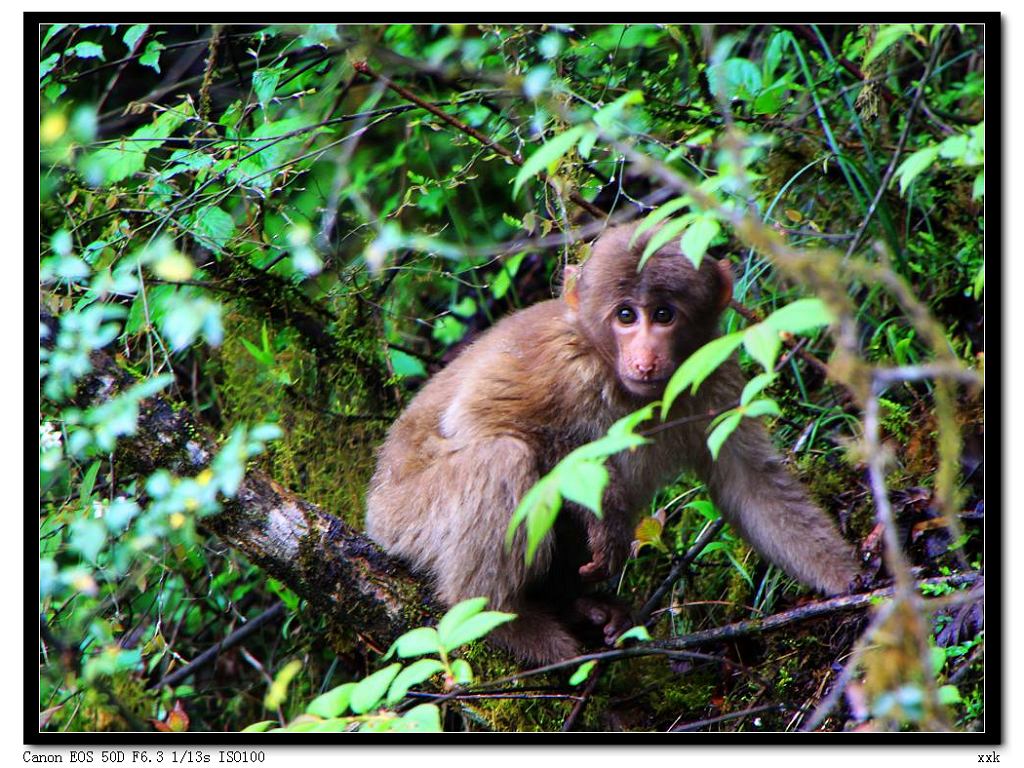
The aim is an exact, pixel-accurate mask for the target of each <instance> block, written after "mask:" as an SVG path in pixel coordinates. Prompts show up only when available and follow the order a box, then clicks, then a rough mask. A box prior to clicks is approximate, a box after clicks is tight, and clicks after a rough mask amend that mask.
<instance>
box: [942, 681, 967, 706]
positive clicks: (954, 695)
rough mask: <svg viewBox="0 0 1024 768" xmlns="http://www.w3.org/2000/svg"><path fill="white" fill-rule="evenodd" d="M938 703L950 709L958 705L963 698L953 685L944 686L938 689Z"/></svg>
mask: <svg viewBox="0 0 1024 768" xmlns="http://www.w3.org/2000/svg"><path fill="white" fill-rule="evenodd" d="M939 701H940V702H942V703H943V704H945V705H946V706H947V707H951V706H953V705H954V704H959V703H960V702H961V701H963V698H962V697H961V696H960V691H959V690H958V689H957V687H956V686H955V685H944V686H942V687H941V688H939Z"/></svg>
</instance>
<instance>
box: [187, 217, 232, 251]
mask: <svg viewBox="0 0 1024 768" xmlns="http://www.w3.org/2000/svg"><path fill="white" fill-rule="evenodd" d="M190 224H191V230H192V232H193V234H195V235H196V239H197V240H198V241H199V242H200V243H201V244H202V245H204V246H206V247H207V248H209V249H210V250H212V251H214V252H215V253H220V252H222V251H223V250H224V246H225V245H227V243H228V240H230V239H231V237H232V235H234V234H235V220H234V219H233V218H231V214H229V213H227V212H226V211H224V210H221V209H220V208H218V207H217V206H215V205H210V206H207V207H205V208H200V209H199V210H198V211H197V212H196V215H195V218H194V219H193V220H192V221H191V222H190Z"/></svg>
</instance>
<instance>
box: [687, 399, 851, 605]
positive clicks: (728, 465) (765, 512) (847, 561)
mask: <svg viewBox="0 0 1024 768" xmlns="http://www.w3.org/2000/svg"><path fill="white" fill-rule="evenodd" d="M707 460H708V462H710V467H709V468H707V467H706V468H705V469H706V470H707V471H706V475H705V476H706V479H707V482H708V485H709V487H710V489H711V495H712V497H713V498H714V500H715V504H716V505H718V507H719V509H721V511H722V514H723V515H724V516H725V519H726V520H728V521H729V523H730V524H732V525H733V526H735V527H736V528H737V529H738V531H739V533H740V534H741V535H742V536H743V537H744V538H745V539H746V540H747V541H749V542H750V543H751V544H752V545H753V546H754V548H755V549H757V551H758V552H760V553H761V554H762V555H763V556H764V557H766V558H767V559H768V560H770V561H771V562H773V563H775V564H776V565H778V566H779V567H780V568H782V569H783V570H784V571H786V573H788V574H789V575H790V576H793V577H795V578H797V579H799V580H800V581H802V582H804V583H805V584H809V585H811V586H814V587H816V588H818V589H820V590H822V591H823V592H827V593H829V594H837V593H841V592H846V591H848V590H849V589H850V587H851V584H852V582H853V580H854V578H855V577H856V576H857V574H858V572H859V570H860V568H859V565H858V562H857V558H856V557H855V555H854V551H853V548H852V547H851V546H850V545H849V544H848V543H847V542H846V541H845V540H844V539H843V537H842V536H841V535H840V533H839V531H838V529H837V528H836V525H835V523H834V522H833V521H832V520H831V518H829V516H828V515H826V514H825V512H823V511H822V510H821V509H820V508H819V507H818V505H817V504H815V503H814V502H813V501H812V500H811V498H810V497H809V496H808V494H807V491H806V489H805V488H804V487H803V485H802V484H801V482H800V481H799V480H798V479H797V478H796V477H794V476H793V475H792V474H790V472H789V471H788V470H787V469H786V467H785V466H784V465H783V463H782V459H781V458H780V457H779V455H778V454H777V453H776V452H775V449H774V448H773V447H772V444H771V441H770V440H769V438H768V435H767V434H766V433H765V431H764V429H763V428H762V427H761V425H760V424H758V423H756V422H754V421H751V420H747V419H744V420H743V422H741V424H740V426H739V427H738V428H737V429H736V431H735V432H733V433H732V434H731V435H730V436H729V438H728V439H727V440H726V441H725V443H724V445H723V446H722V449H721V451H720V452H719V454H718V459H717V460H716V461H714V462H711V459H710V457H708V459H707Z"/></svg>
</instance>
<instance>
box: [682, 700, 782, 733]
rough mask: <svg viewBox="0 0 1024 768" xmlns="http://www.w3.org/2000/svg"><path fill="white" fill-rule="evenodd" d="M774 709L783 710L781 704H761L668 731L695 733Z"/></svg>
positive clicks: (695, 721)
mask: <svg viewBox="0 0 1024 768" xmlns="http://www.w3.org/2000/svg"><path fill="white" fill-rule="evenodd" d="M776 709H783V706H782V705H781V704H762V705H761V706H759V707H750V708H749V709H741V710H740V711H739V712H729V713H728V714H725V715H719V716H718V717H709V718H707V719H706V720H694V721H693V722H692V723H686V724H685V725H677V726H673V727H672V728H670V729H669V730H670V731H671V732H672V733H675V732H677V731H696V730H698V729H700V728H705V727H706V726H709V725H714V724H715V723H724V722H726V721H728V720H736V719H738V718H741V717H747V716H748V715H756V714H757V713H758V712H770V711H772V710H776Z"/></svg>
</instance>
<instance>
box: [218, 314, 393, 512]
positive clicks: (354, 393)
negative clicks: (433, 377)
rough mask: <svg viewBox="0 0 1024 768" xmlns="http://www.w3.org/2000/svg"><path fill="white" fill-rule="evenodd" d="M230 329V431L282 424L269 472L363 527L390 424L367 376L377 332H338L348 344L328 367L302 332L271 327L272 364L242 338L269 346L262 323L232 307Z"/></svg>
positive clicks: (221, 379)
mask: <svg viewBox="0 0 1024 768" xmlns="http://www.w3.org/2000/svg"><path fill="white" fill-rule="evenodd" d="M225 326H226V329H225V330H226V333H225V341H224V344H223V346H222V347H221V348H220V350H219V351H218V354H217V357H216V358H215V360H214V361H213V363H212V368H213V369H214V373H215V375H216V378H217V381H218V390H217V393H218V396H219V397H218V404H219V405H220V409H221V415H222V417H223V419H224V422H225V430H227V429H230V428H231V427H232V426H233V425H235V424H238V423H249V424H253V423H257V422H261V421H268V420H269V421H276V422H277V424H278V425H279V426H280V427H281V428H282V430H283V431H284V437H283V438H282V439H281V440H278V441H275V442H274V443H272V444H271V447H270V449H269V451H268V453H267V454H266V456H265V457H263V458H262V459H261V462H262V463H263V464H264V466H265V468H266V470H267V472H268V473H269V474H270V475H271V476H272V477H273V478H274V479H275V480H276V481H277V482H279V483H281V484H282V485H284V486H286V487H288V488H290V489H292V490H293V491H295V492H296V493H299V494H301V495H302V497H303V498H305V499H308V500H309V501H311V502H313V503H315V504H317V505H319V506H321V507H323V508H324V509H326V510H328V511H330V512H331V513H332V514H335V515H337V516H338V517H341V518H342V519H344V520H345V521H346V522H348V523H349V524H351V525H353V526H354V527H356V528H360V527H361V526H362V515H363V512H362V510H363V498H364V494H365V490H366V486H367V484H368V482H369V479H370V475H371V474H372V472H373V466H374V458H373V449H374V447H375V446H376V444H377V443H379V442H380V440H381V439H382V438H383V435H384V431H385V429H386V427H387V424H388V419H387V417H381V418H377V415H378V414H379V412H380V405H379V400H380V398H381V393H380V392H379V391H377V390H375V389H374V388H373V387H372V386H371V383H373V382H371V381H370V379H371V378H372V377H369V376H367V374H366V367H367V366H368V365H371V364H372V362H373V357H374V355H376V352H375V351H374V350H375V348H376V347H375V345H376V341H375V339H373V338H371V337H372V331H370V330H368V329H366V328H363V329H362V330H361V331H356V330H354V329H352V333H348V332H347V331H346V332H344V333H342V332H340V331H339V332H338V334H337V335H338V336H339V337H344V341H342V342H340V343H339V346H338V349H336V350H333V351H332V355H331V356H330V362H329V364H327V365H325V364H324V356H323V355H320V356H319V357H318V356H317V354H315V353H314V352H313V351H311V350H309V349H307V348H306V347H305V346H304V344H303V340H302V338H301V337H300V336H299V334H298V333H296V332H294V331H292V330H291V329H288V328H284V329H281V330H273V329H271V328H269V327H268V328H267V336H266V338H267V340H268V341H269V347H270V349H269V350H267V354H268V355H271V356H272V358H273V362H272V364H268V363H267V362H266V361H265V360H261V359H258V358H257V357H256V356H254V355H253V354H252V352H250V350H249V349H248V348H247V347H246V345H245V344H244V343H243V341H242V340H243V339H244V340H246V341H248V342H249V343H250V344H251V345H253V346H255V347H257V348H258V349H263V347H262V343H263V341H262V339H263V332H264V331H263V329H264V325H263V323H261V322H257V321H255V320H253V319H251V318H248V317H246V316H245V315H243V314H242V313H238V312H230V313H228V314H227V316H226V317H225ZM343 326H345V323H344V322H340V323H339V328H340V327H343Z"/></svg>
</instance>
